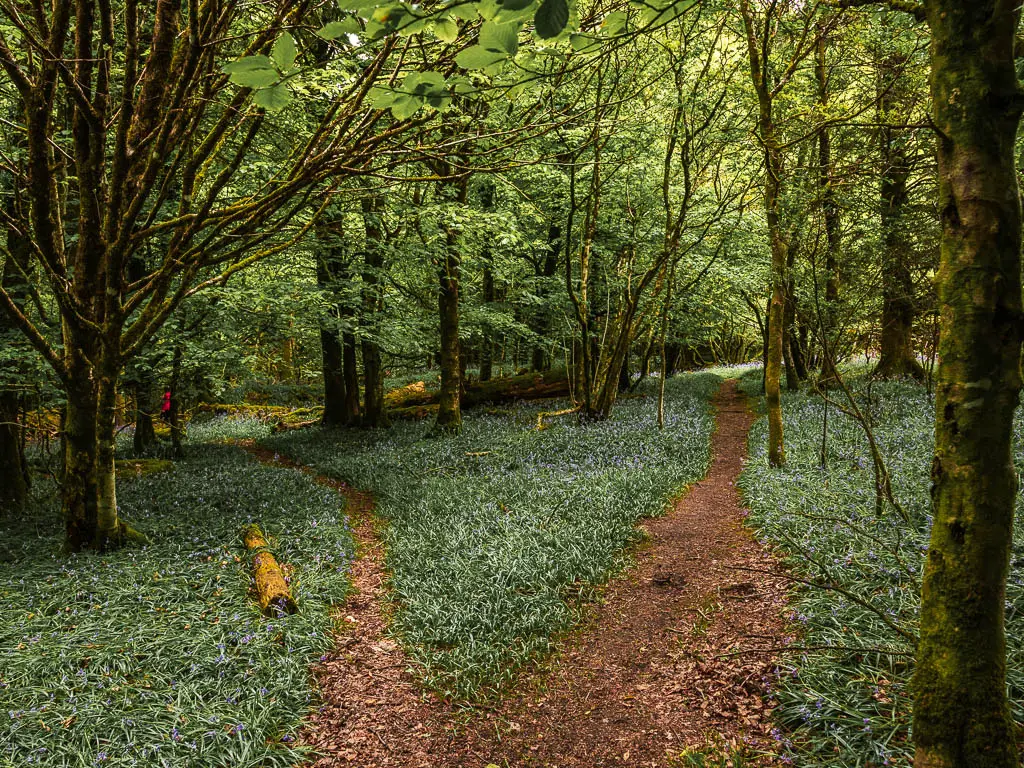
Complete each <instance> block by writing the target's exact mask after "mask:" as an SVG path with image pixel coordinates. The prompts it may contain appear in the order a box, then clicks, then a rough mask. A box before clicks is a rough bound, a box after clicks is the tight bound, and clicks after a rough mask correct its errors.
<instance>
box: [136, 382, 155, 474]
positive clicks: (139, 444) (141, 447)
mask: <svg viewBox="0 0 1024 768" xmlns="http://www.w3.org/2000/svg"><path fill="white" fill-rule="evenodd" d="M138 375H139V377H140V379H141V380H140V381H138V382H136V383H135V386H134V390H135V434H134V435H133V436H132V450H133V452H134V453H135V455H136V456H151V455H153V453H154V452H155V450H156V447H157V446H158V445H159V441H158V440H157V437H156V429H155V428H154V426H153V414H154V413H155V412H156V410H157V408H158V403H159V400H158V394H157V393H158V390H157V389H156V388H155V387H154V386H153V382H152V376H150V375H149V373H148V372H143V371H139V372H138Z"/></svg>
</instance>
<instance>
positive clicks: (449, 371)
mask: <svg viewBox="0 0 1024 768" xmlns="http://www.w3.org/2000/svg"><path fill="white" fill-rule="evenodd" d="M468 183H469V180H468V177H466V178H461V179H459V180H458V181H457V182H455V183H452V184H445V185H444V186H443V187H442V194H443V195H444V196H445V197H446V198H447V199H448V200H450V201H451V202H453V203H458V204H460V205H461V204H465V202H466V192H467V189H468ZM461 267H462V257H461V254H460V253H459V237H458V231H457V230H456V228H455V227H454V226H453V225H451V224H449V225H447V226H446V235H445V248H444V253H443V254H442V256H441V258H440V259H439V260H438V287H439V289H440V290H439V291H438V294H437V309H438V319H439V321H440V334H441V350H440V353H441V354H440V363H441V399H440V401H439V402H438V408H437V419H436V420H435V421H434V426H433V427H432V429H431V434H433V435H445V434H458V433H459V432H461V431H462V408H461V396H462V373H461V372H462V363H461V360H460V357H461V350H460V345H459V279H460V270H461Z"/></svg>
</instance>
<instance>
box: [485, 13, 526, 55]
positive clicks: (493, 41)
mask: <svg viewBox="0 0 1024 768" xmlns="http://www.w3.org/2000/svg"><path fill="white" fill-rule="evenodd" d="M479 42H480V45H481V46H482V47H483V48H486V49H487V50H488V51H494V52H496V53H501V52H505V53H508V54H513V55H514V54H515V52H516V51H518V50H519V25H518V24H517V23H515V22H511V23H506V24H495V23H494V22H491V21H488V22H485V23H484V25H483V26H482V27H480V41H479Z"/></svg>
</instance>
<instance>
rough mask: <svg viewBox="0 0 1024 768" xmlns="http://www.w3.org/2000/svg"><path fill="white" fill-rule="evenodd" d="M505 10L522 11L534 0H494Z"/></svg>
mask: <svg viewBox="0 0 1024 768" xmlns="http://www.w3.org/2000/svg"><path fill="white" fill-rule="evenodd" d="M495 2H496V3H497V4H498V5H500V6H501V8H502V10H505V11H522V10H524V9H526V8H529V7H530V6H531V5H533V3H534V0H495Z"/></svg>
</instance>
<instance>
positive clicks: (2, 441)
mask: <svg viewBox="0 0 1024 768" xmlns="http://www.w3.org/2000/svg"><path fill="white" fill-rule="evenodd" d="M12 199H13V196H12ZM28 247H29V243H28V241H26V240H25V239H24V238H23V237H20V236H19V235H18V234H17V233H16V232H15V231H14V230H9V231H8V233H7V253H8V257H7V260H6V261H5V262H4V269H3V276H2V277H0V281H2V283H3V287H4V289H5V290H6V291H7V294H8V295H9V296H10V297H11V299H12V300H13V301H14V302H15V303H16V304H17V306H18V307H24V306H25V301H26V299H27V298H28V280H29V273H28V270H29V263H30V262H29V258H28V252H27V249H28ZM16 333H17V327H16V326H15V324H14V323H13V322H11V320H10V319H9V318H8V317H7V316H6V315H5V314H2V313H0V344H3V345H4V346H5V347H7V346H8V345H10V347H8V348H11V347H14V345H15V342H14V339H13V337H14V335H15V334H16ZM5 367H6V366H5ZM20 368H21V366H19V365H18V364H17V363H12V364H11V365H10V369H9V370H5V371H4V375H3V379H4V381H3V382H2V383H0V512H2V511H3V510H20V509H22V508H23V507H24V505H25V501H26V497H27V496H28V488H29V474H28V463H27V462H26V460H25V452H24V450H23V446H24V440H23V439H22V437H23V436H22V426H23V425H22V424H21V410H22V395H23V393H22V391H21V390H20V388H19V387H18V384H17V382H18V380H19V379H20V378H21V376H22V372H21V370H20Z"/></svg>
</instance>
